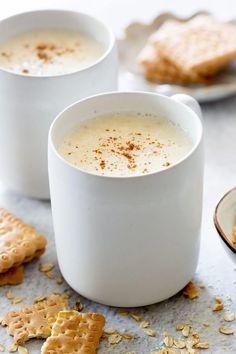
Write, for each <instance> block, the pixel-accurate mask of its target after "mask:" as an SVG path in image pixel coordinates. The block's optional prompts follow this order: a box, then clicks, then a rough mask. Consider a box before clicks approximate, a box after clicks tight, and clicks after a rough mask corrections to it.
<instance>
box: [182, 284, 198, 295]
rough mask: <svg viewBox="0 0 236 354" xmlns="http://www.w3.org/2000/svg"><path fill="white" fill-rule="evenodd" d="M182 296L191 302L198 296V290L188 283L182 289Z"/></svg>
mask: <svg viewBox="0 0 236 354" xmlns="http://www.w3.org/2000/svg"><path fill="white" fill-rule="evenodd" d="M183 294H184V295H185V296H187V297H188V298H189V299H191V300H193V299H195V298H196V297H198V296H199V289H198V288H197V287H196V285H195V284H194V283H193V282H192V281H190V282H189V283H188V284H187V285H186V286H185V288H184V290H183Z"/></svg>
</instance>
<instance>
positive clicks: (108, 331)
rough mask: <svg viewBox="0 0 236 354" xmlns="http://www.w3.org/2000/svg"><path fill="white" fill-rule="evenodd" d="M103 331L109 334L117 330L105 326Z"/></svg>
mask: <svg viewBox="0 0 236 354" xmlns="http://www.w3.org/2000/svg"><path fill="white" fill-rule="evenodd" d="M103 332H104V333H106V334H109V335H110V334H114V333H117V330H116V329H113V328H107V329H104V331H103Z"/></svg>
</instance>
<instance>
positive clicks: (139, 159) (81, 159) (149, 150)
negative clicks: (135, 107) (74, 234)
mask: <svg viewBox="0 0 236 354" xmlns="http://www.w3.org/2000/svg"><path fill="white" fill-rule="evenodd" d="M191 148H192V141H191V140H190V138H189V137H188V136H187V134H186V133H185V132H184V131H183V130H182V129H181V128H180V127H179V126H177V125H175V124H174V123H173V122H171V121H170V120H168V119H165V118H161V117H156V116H153V115H148V114H147V115H142V114H139V113H134V112H127V113H113V114H109V115H105V116H101V117H96V118H92V119H89V120H86V121H84V122H82V123H81V124H79V125H78V126H77V127H76V128H75V129H73V130H72V131H71V132H70V133H69V134H68V135H66V136H65V138H64V141H63V142H62V143H61V144H60V145H59V146H58V151H59V153H60V154H61V155H62V156H63V157H64V158H65V159H66V160H67V161H68V162H70V163H71V164H72V165H74V166H77V167H79V168H81V169H83V170H85V171H88V172H91V173H95V174H100V175H105V176H130V175H142V174H148V173H151V172H156V171H159V170H163V169H166V168H167V167H169V166H171V165H173V164H174V163H176V162H177V161H179V160H180V159H182V158H183V157H184V156H185V155H186V154H187V153H188V152H189V151H190V150H191Z"/></svg>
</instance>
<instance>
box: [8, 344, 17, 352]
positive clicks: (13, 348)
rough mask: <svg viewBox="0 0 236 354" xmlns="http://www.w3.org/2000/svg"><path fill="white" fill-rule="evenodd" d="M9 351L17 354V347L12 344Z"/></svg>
mask: <svg viewBox="0 0 236 354" xmlns="http://www.w3.org/2000/svg"><path fill="white" fill-rule="evenodd" d="M8 350H9V352H10V353H15V352H16V351H17V345H16V344H15V343H12V344H11V345H10V347H9V348H8Z"/></svg>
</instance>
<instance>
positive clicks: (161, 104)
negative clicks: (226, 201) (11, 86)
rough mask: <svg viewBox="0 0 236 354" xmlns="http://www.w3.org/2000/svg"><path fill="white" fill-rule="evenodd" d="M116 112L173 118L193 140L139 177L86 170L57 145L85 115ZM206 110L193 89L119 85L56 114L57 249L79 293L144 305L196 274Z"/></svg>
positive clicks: (52, 172) (52, 145) (52, 168)
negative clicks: (160, 91)
mask: <svg viewBox="0 0 236 354" xmlns="http://www.w3.org/2000/svg"><path fill="white" fill-rule="evenodd" d="M183 102H184V103H183ZM185 103H187V105H186V104H185ZM188 105H189V106H190V107H192V108H189V107H188ZM116 111H118V112H121V111H129V112H130V111H137V112H141V113H152V114H153V113H154V114H156V115H161V116H164V117H168V118H169V119H171V120H172V121H173V122H176V123H178V124H179V125H180V126H181V127H182V128H183V129H184V130H185V131H186V132H187V133H188V134H189V136H190V137H191V139H192V141H193V147H192V149H191V151H190V152H189V153H188V154H187V155H186V156H184V157H183V158H182V160H180V161H179V162H178V163H176V164H174V165H172V166H170V167H169V168H167V169H165V170H163V171H159V172H156V173H151V174H149V175H142V176H135V177H105V176H100V175H95V174H92V173H87V172H84V171H82V170H80V169H79V168H77V167H74V166H73V165H71V164H70V163H68V162H67V161H65V160H64V159H63V158H62V157H61V155H60V154H59V153H58V152H57V148H58V145H59V144H60V142H62V140H63V138H64V136H65V134H67V133H68V132H69V131H70V130H71V129H72V128H73V127H75V126H76V125H77V124H78V123H79V122H81V121H83V120H86V119H88V118H91V117H93V116H96V115H101V114H105V113H108V112H116ZM200 114H201V111H200V108H199V105H198V103H197V102H196V101H195V100H194V99H193V98H191V97H189V96H186V95H176V96H174V97H172V98H168V97H165V96H162V95H157V94H153V93H144V92H119V93H108V94H104V95H97V96H93V97H90V98H87V99H85V100H82V101H80V102H77V103H76V104H73V105H72V106H70V107H69V108H67V109H66V110H64V111H63V112H62V113H61V114H59V116H58V117H57V118H56V119H55V121H54V122H53V124H52V126H51V128H50V132H49V180H50V192H51V202H52V213H53V222H54V229H55V237H56V248H57V255H58V261H59V265H60V268H61V272H62V274H63V276H64V277H65V279H66V281H67V282H68V283H69V284H70V286H71V287H72V288H73V289H75V290H76V291H77V292H78V293H80V294H82V295H83V296H85V297H87V298H89V299H92V300H94V301H97V302H100V303H103V304H107V305H113V306H125V307H126V306H142V305H147V304H152V303H155V302H158V301H161V300H164V299H166V298H168V297H170V296H172V295H174V294H176V293H177V292H178V291H179V290H181V289H182V288H183V287H184V286H185V285H186V284H187V283H188V281H190V279H191V278H192V276H193V274H194V272H195V270H196V266H197V262H198V253H199V241H200V226H201V213H202V189H203V143H202V123H201V119H200Z"/></svg>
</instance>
